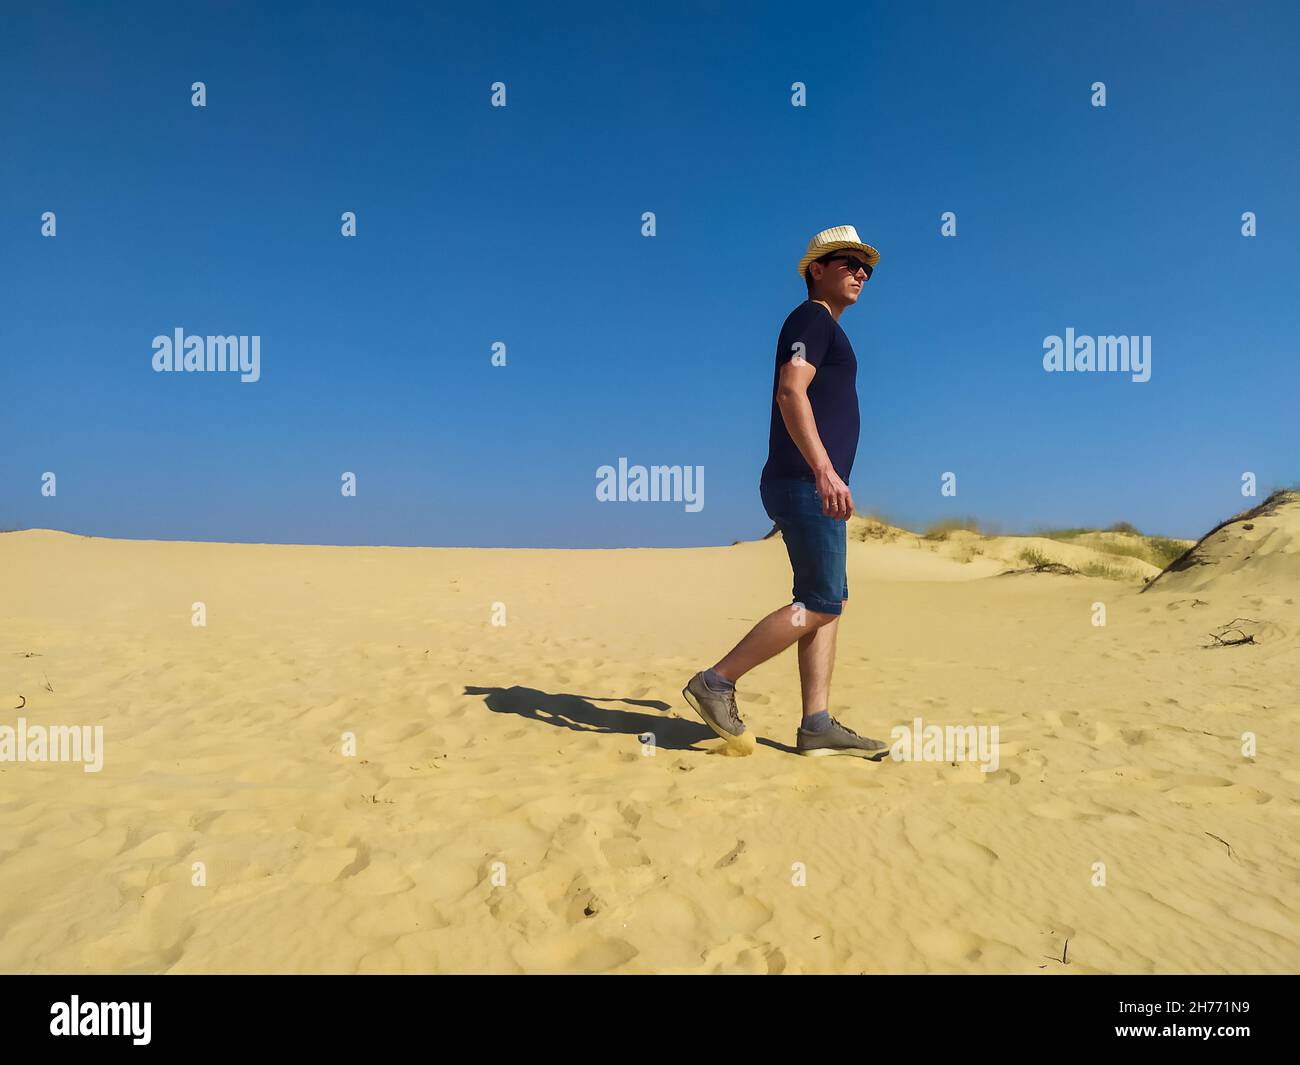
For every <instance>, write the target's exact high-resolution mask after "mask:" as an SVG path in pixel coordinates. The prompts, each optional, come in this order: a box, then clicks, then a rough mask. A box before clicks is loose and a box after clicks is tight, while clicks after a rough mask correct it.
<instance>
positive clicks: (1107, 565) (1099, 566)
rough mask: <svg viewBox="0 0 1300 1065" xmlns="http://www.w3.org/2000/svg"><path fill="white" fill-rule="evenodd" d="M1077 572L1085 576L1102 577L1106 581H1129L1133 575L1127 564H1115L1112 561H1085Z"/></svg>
mask: <svg viewBox="0 0 1300 1065" xmlns="http://www.w3.org/2000/svg"><path fill="white" fill-rule="evenodd" d="M1079 572H1080V573H1082V574H1083V575H1084V576H1085V577H1104V578H1105V579H1106V580H1108V581H1131V580H1132V579H1133V577H1134V574H1133V571H1132V570H1131V569H1129V568H1128V567H1127V566H1117V565H1115V564H1114V563H1113V562H1085V563H1084V564H1083V566H1082V567H1081V568H1080V569H1079Z"/></svg>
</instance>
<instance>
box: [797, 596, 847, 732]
mask: <svg viewBox="0 0 1300 1065" xmlns="http://www.w3.org/2000/svg"><path fill="white" fill-rule="evenodd" d="M839 631H840V619H839V618H838V617H835V618H833V619H832V620H831V621H829V622H828V623H827V624H825V625H822V626H820V627H819V628H817V629H816V630H815V631H813V632H809V633H805V634H804V635H803V636H800V637H799V689H800V691H801V692H802V693H803V716H804V720H805V721H806V720H807V719H808V718H810V717H812V715H813V714H816V713H818V712H819V711H822V710H829V709H830V698H831V672H832V671H833V670H834V668H835V637H836V634H837V633H838V632H839Z"/></svg>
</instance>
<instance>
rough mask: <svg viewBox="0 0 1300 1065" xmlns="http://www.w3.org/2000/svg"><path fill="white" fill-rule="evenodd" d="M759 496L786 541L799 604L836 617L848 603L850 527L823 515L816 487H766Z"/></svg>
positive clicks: (785, 483)
mask: <svg viewBox="0 0 1300 1065" xmlns="http://www.w3.org/2000/svg"><path fill="white" fill-rule="evenodd" d="M759 490H760V494H761V495H762V497H763V509H764V510H766V511H767V516H768V517H769V518H771V519H772V521H773V522H775V523H776V526H777V528H778V529H780V530H781V536H782V537H783V538H784V540H785V550H786V553H787V554H788V555H789V556H790V568H791V569H793V570H794V588H793V593H794V599H795V602H797V603H802V604H803V605H804V606H805V607H807V608H808V609H809V610H814V611H816V612H817V613H819V614H838V613H839V612H840V610H841V601H842V600H844V599H847V598H848V597H849V578H848V573H847V569H846V565H845V564H846V562H847V560H848V535H847V531H848V523H847V522H845V521H842V520H840V519H839V518H828V517H827V516H826V515H825V514H823V513H822V501H821V497H820V496H819V495H818V494H817V485H816V484H815V483H814V482H812V481H803V480H785V479H783V480H773V481H767V482H765V483H763V484H762V485H761V486H760V489H759Z"/></svg>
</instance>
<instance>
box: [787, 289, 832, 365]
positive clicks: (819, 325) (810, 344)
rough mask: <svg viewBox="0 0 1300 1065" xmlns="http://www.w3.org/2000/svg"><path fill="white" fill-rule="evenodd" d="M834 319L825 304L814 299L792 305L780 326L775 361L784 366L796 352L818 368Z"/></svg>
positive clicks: (827, 346) (827, 349)
mask: <svg viewBox="0 0 1300 1065" xmlns="http://www.w3.org/2000/svg"><path fill="white" fill-rule="evenodd" d="M833 324H834V320H833V319H832V318H831V316H830V314H828V313H827V311H826V308H825V307H822V306H820V305H818V304H816V303H805V304H801V305H800V306H799V307H796V308H795V310H794V311H793V313H791V315H790V317H789V318H787V319H786V320H785V325H783V326H782V327H781V338H780V339H779V340H778V341H777V345H776V364H777V366H784V365H785V364H786V363H787V362H789V361H790V360H791V359H792V358H794V357H795V356H796V355H802V356H803V358H804V359H805V360H806V361H807V363H808V364H809V365H810V366H812V367H813V369H820V368H821V364H822V361H823V360H824V359H825V358H826V353H827V352H828V351H829V350H830V347H831V340H832V338H833V336H834V333H833V330H832V328H831V327H832V325H833Z"/></svg>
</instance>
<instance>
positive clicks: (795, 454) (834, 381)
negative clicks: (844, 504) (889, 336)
mask: <svg viewBox="0 0 1300 1065" xmlns="http://www.w3.org/2000/svg"><path fill="white" fill-rule="evenodd" d="M798 343H802V344H803V357H804V358H805V359H806V360H807V361H808V363H809V364H810V365H811V366H813V367H814V368H815V369H816V370H817V372H816V373H815V374H814V375H813V379H812V384H810V385H809V386H808V402H809V403H810V404H811V405H812V412H813V420H814V421H815V422H816V423H817V435H818V436H820V437H821V439H822V444H823V446H824V447H825V448H826V454H827V455H828V456H830V460H831V465H832V466H834V467H835V472H836V473H838V474H839V475H840V477H841V479H842V480H843V481H844V483H845V484H848V483H849V474H850V473H852V472H853V457H854V456H855V455H856V454H857V451H858V430H859V419H858V387H857V377H858V357H857V356H856V355H855V354H854V353H853V345H852V344H850V343H849V338H848V336H847V335H846V334H845V332H844V330H843V329H841V328H840V323H839V322H837V321H836V320H835V318H834V316H833V315H832V314H831V312H830V311H828V310H827V309H826V308H825V307H824V306H822V305H821V304H820V303H814V302H813V301H812V300H806V301H805V302H803V303H801V304H799V306H798V307H796V308H795V309H794V310H793V311H791V312H790V317H788V318H787V319H786V320H785V325H783V326H782V327H781V337H780V339H779V340H778V341H777V344H776V369H775V370H774V371H773V374H772V425H771V429H770V430H769V432H768V444H767V464H766V465H765V466H764V467H763V475H762V477H761V478H760V482H766V481H772V480H776V479H778V478H782V477H799V478H803V479H804V480H808V481H811V480H813V479H814V477H813V472H812V468H811V467H810V466H809V465H808V463H807V461H806V460H805V459H804V457H803V455H802V453H801V452H800V451H799V448H798V447H797V446H796V444H795V442H794V440H792V439H791V437H790V432H789V430H787V429H786V427H785V419H784V418H782V417H781V408H780V407H779V406H777V402H776V390H777V386H778V385H779V383H780V380H781V367H782V366H784V365H785V364H786V363H787V362H789V361H790V359H791V358H792V357H793V356H794V355H795V345H796V344H798Z"/></svg>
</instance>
